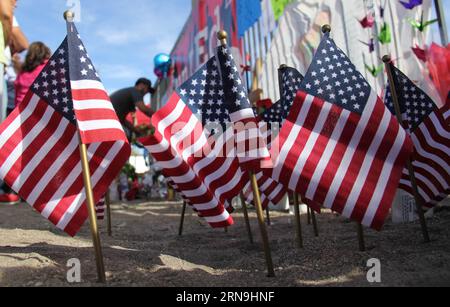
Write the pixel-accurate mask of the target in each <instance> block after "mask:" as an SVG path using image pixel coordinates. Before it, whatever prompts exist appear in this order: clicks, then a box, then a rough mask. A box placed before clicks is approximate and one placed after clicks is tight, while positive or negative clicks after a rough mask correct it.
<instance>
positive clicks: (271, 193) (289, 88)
mask: <svg viewBox="0 0 450 307" xmlns="http://www.w3.org/2000/svg"><path fill="white" fill-rule="evenodd" d="M279 73H280V83H281V93H280V94H281V99H280V100H279V101H278V102H277V103H275V104H274V105H273V106H272V107H270V108H269V109H268V110H266V111H265V112H264V113H263V114H262V115H261V116H260V121H261V122H262V123H264V124H265V125H264V127H263V128H262V130H263V132H265V133H263V137H264V139H265V140H267V146H268V148H269V149H270V147H271V143H272V137H276V135H275V136H272V132H273V131H272V128H273V129H275V128H276V127H273V125H274V124H276V125H277V128H278V129H279V128H280V127H282V125H283V123H284V121H285V120H286V118H287V117H288V115H289V112H290V111H291V107H292V104H293V102H294V99H295V96H296V94H297V91H298V90H299V89H300V84H301V82H302V81H303V76H302V75H301V74H300V72H298V71H297V70H296V69H295V68H292V67H286V68H284V69H281V70H280V71H279ZM256 179H257V180H258V186H259V189H260V192H261V202H262V206H263V208H266V207H267V206H268V205H269V204H270V203H272V204H274V205H276V204H278V203H280V202H281V200H282V199H283V197H284V196H285V195H287V193H288V190H287V189H286V188H285V187H284V186H283V185H282V184H280V183H277V182H276V181H275V180H273V179H272V178H270V177H268V176H265V175H264V174H263V172H259V173H258V174H256ZM252 191H253V189H252V187H251V183H250V182H249V183H247V185H246V186H245V188H244V196H245V198H246V200H247V201H248V202H249V203H252V202H253V192H252Z"/></svg>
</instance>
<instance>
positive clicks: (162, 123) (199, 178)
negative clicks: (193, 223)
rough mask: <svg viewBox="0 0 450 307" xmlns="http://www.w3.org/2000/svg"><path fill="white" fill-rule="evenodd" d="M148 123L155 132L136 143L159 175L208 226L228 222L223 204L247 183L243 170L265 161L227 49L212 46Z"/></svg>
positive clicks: (263, 147) (264, 151)
mask: <svg viewBox="0 0 450 307" xmlns="http://www.w3.org/2000/svg"><path fill="white" fill-rule="evenodd" d="M152 124H153V126H154V127H155V134H154V135H153V136H151V137H149V138H146V139H143V140H141V142H142V143H143V144H144V145H145V146H146V148H147V149H148V150H149V152H150V153H151V154H152V156H153V157H154V158H155V160H156V161H157V162H158V164H159V165H160V166H161V168H162V169H163V174H164V175H165V176H166V177H167V178H169V179H170V180H171V181H172V182H173V184H174V185H175V186H176V187H177V189H178V190H179V191H180V192H181V193H182V194H183V196H184V197H185V198H186V199H188V200H189V204H190V205H192V206H193V207H194V209H195V210H196V212H198V214H199V215H200V216H201V217H204V218H205V219H206V221H207V222H208V223H209V224H210V225H211V226H213V227H226V226H230V225H232V224H233V220H232V218H231V216H230V214H229V211H230V210H227V207H228V205H227V204H228V203H229V200H230V199H233V198H234V197H236V196H237V195H239V193H240V192H241V191H242V188H243V186H244V184H245V183H246V182H248V178H249V176H248V174H247V172H246V171H247V170H248V169H252V168H254V170H255V171H257V170H259V164H261V163H262V162H265V161H267V160H268V161H270V162H271V159H270V155H269V152H268V150H267V146H266V144H265V143H264V141H263V140H262V137H261V135H260V132H259V128H258V125H257V120H256V118H255V115H254V112H253V109H252V107H251V105H250V102H249V100H248V98H247V92H246V90H245V88H244V86H243V83H242V81H241V79H240V76H239V70H238V69H237V67H236V65H235V63H234V60H233V58H232V55H231V53H230V52H229V50H228V49H227V48H226V47H223V46H221V47H218V49H217V54H216V55H215V56H213V57H212V58H211V59H210V60H209V61H207V63H206V64H204V65H203V66H202V67H201V68H200V69H199V70H198V71H197V72H196V73H195V74H194V75H193V76H192V77H191V78H190V79H189V80H188V81H186V82H185V83H184V84H183V85H181V86H180V87H179V88H178V89H177V91H176V92H175V93H174V94H173V95H172V96H171V98H170V99H169V101H168V102H167V104H166V105H165V106H164V107H163V108H161V109H160V110H159V111H158V112H156V113H155V114H154V115H153V118H152ZM252 146H253V147H252ZM261 161H262V162H261Z"/></svg>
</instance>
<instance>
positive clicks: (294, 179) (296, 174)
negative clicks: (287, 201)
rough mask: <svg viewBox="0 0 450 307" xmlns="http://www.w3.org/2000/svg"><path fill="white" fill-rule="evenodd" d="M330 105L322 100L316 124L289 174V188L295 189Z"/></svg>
mask: <svg viewBox="0 0 450 307" xmlns="http://www.w3.org/2000/svg"><path fill="white" fill-rule="evenodd" d="M331 107H332V105H331V104H330V103H328V102H324V104H323V107H322V109H321V111H320V114H319V118H318V119H317V121H316V124H315V126H314V128H313V130H312V131H311V134H310V135H309V137H308V141H307V142H306V144H305V147H304V148H303V150H302V152H301V154H300V157H298V159H297V164H296V165H295V167H294V170H293V172H292V175H291V179H290V181H289V187H290V188H291V190H293V191H295V190H296V189H297V185H298V181H299V180H300V177H301V175H302V173H303V169H304V168H305V165H306V162H307V161H308V158H309V157H310V155H311V152H312V151H313V149H314V148H315V146H314V145H315V144H316V142H317V139H318V138H319V137H320V135H321V133H322V130H323V127H324V126H325V124H326V123H327V118H328V114H329V113H330V111H331Z"/></svg>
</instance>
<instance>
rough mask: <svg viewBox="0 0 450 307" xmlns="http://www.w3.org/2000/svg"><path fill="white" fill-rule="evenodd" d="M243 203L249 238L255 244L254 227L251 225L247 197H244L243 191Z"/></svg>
mask: <svg viewBox="0 0 450 307" xmlns="http://www.w3.org/2000/svg"><path fill="white" fill-rule="evenodd" d="M241 203H242V211H244V218H245V227H246V228H247V234H248V239H249V241H250V244H253V243H254V241H253V234H252V227H251V225H250V219H249V217H248V209H247V204H246V202H245V197H244V194H243V193H241Z"/></svg>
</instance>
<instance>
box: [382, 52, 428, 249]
mask: <svg viewBox="0 0 450 307" xmlns="http://www.w3.org/2000/svg"><path fill="white" fill-rule="evenodd" d="M383 62H384V64H385V66H386V71H387V74H388V79H389V84H390V88H391V95H392V101H393V103H394V108H395V115H396V117H397V120H398V122H399V123H400V125H402V126H403V127H404V128H405V130H408V127H405V125H404V122H403V116H402V111H401V108H400V103H399V101H398V93H397V88H396V87H395V81H394V73H393V71H392V66H391V57H390V56H388V55H385V56H384V57H383ZM407 168H408V172H409V178H410V181H411V186H412V189H413V193H414V199H415V202H416V207H417V213H418V215H419V219H420V226H421V228H422V234H423V238H424V240H425V243H429V242H430V235H429V233H428V227H427V221H426V220H425V214H424V212H423V206H424V203H423V200H422V198H421V197H420V194H419V188H418V186H417V180H416V174H415V172H414V167H413V163H412V160H411V158H409V159H408V161H407Z"/></svg>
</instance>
